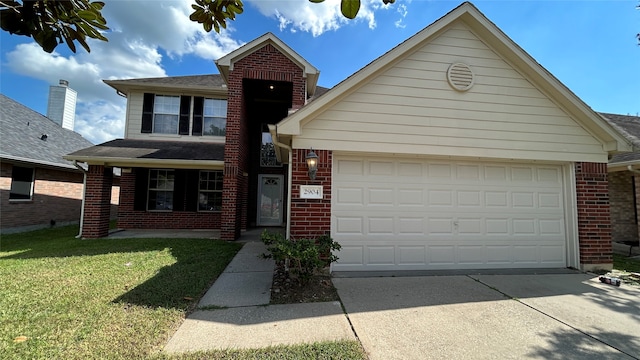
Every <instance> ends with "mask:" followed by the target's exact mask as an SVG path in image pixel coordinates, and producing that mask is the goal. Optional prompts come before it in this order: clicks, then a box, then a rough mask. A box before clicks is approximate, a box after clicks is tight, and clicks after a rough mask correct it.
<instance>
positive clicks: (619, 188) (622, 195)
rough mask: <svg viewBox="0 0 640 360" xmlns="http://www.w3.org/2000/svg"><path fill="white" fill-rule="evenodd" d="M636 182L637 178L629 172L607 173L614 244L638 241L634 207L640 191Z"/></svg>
mask: <svg viewBox="0 0 640 360" xmlns="http://www.w3.org/2000/svg"><path fill="white" fill-rule="evenodd" d="M637 181H638V177H637V176H636V175H635V174H634V173H632V172H630V171H617V172H612V173H609V201H610V203H611V237H612V240H613V241H614V242H623V241H638V223H639V222H638V212H637V211H636V206H637V204H638V199H637V197H638V196H640V192H639V191H638V190H640V189H638V188H637V187H636V182H637ZM634 187H636V188H635V189H634ZM634 196H635V197H636V199H634Z"/></svg>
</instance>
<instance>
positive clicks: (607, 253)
mask: <svg viewBox="0 0 640 360" xmlns="http://www.w3.org/2000/svg"><path fill="white" fill-rule="evenodd" d="M575 170H576V200H577V207H578V237H579V248H580V264H581V266H582V268H583V270H591V269H596V268H605V269H606V268H609V269H610V268H611V267H612V264H613V259H612V245H611V218H610V212H609V191H608V181H607V175H608V174H607V164H604V163H576V164H575Z"/></svg>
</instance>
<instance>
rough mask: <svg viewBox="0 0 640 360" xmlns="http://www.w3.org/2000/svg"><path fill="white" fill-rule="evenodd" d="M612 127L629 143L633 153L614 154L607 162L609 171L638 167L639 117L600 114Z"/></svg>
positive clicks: (639, 150)
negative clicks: (631, 145) (630, 166)
mask: <svg viewBox="0 0 640 360" xmlns="http://www.w3.org/2000/svg"><path fill="white" fill-rule="evenodd" d="M600 115H602V116H603V117H604V118H605V119H606V120H607V121H609V123H611V124H612V125H613V127H614V128H616V130H618V131H619V132H620V133H621V134H622V135H624V137H625V138H627V140H629V142H631V143H632V144H633V147H634V151H633V152H628V153H621V154H615V155H613V156H612V157H611V159H610V160H609V169H612V168H620V169H621V170H622V169H624V170H626V166H627V165H633V166H638V165H640V116H631V115H619V114H608V113H600Z"/></svg>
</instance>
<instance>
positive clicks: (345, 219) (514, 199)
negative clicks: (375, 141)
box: [332, 155, 566, 270]
mask: <svg viewBox="0 0 640 360" xmlns="http://www.w3.org/2000/svg"><path fill="white" fill-rule="evenodd" d="M334 162H335V163H337V164H339V166H337V167H336V166H334V176H333V179H334V184H333V185H332V187H333V189H334V192H335V193H336V195H337V196H334V197H333V201H332V235H333V237H334V239H335V240H336V241H338V242H339V243H340V244H341V245H342V246H343V251H341V252H339V253H338V256H339V257H340V260H339V261H338V262H337V263H336V264H335V266H334V269H335V270H355V269H358V270H374V269H375V270H382V269H384V270H394V269H413V270H420V269H456V268H461V269H473V268H509V267H563V266H565V263H566V260H565V259H566V255H565V254H566V245H565V243H566V235H565V232H566V229H565V225H564V221H565V220H564V216H565V213H564V212H565V208H564V196H563V176H564V175H563V171H562V168H561V167H560V166H555V165H546V164H535V165H533V164H505V163H481V162H476V163H473V162H462V161H459V162H455V161H442V160H437V161H432V160H424V161H422V160H415V159H411V160H409V159H382V160H380V159H376V160H368V159H366V158H364V159H352V158H349V157H347V156H344V157H341V156H339V155H334ZM343 170H344V172H343ZM343 252H344V254H346V255H345V256H346V258H343Z"/></svg>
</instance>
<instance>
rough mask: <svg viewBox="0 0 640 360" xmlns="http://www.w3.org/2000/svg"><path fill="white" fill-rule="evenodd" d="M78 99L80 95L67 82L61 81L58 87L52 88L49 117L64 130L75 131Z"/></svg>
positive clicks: (48, 110)
mask: <svg viewBox="0 0 640 360" xmlns="http://www.w3.org/2000/svg"><path fill="white" fill-rule="evenodd" d="M77 97H78V94H77V93H76V91H75V90H73V89H71V88H70V87H69V82H68V81H67V80H60V82H59V85H58V86H50V87H49V104H48V106H47V117H48V118H49V119H51V120H53V122H55V123H56V124H58V125H60V126H62V127H63V128H65V129H68V130H71V131H73V126H74V122H75V119H76V99H77Z"/></svg>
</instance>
